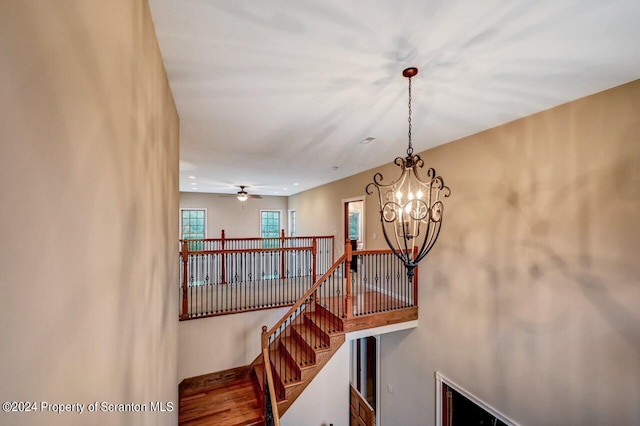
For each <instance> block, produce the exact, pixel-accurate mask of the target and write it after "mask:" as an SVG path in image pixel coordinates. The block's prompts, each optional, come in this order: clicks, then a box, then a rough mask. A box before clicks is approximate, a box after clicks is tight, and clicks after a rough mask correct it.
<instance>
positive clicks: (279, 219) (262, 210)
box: [259, 209, 283, 238]
mask: <svg viewBox="0 0 640 426" xmlns="http://www.w3.org/2000/svg"><path fill="white" fill-rule="evenodd" d="M264 213H278V230H277V235H276V236H273V237H265V236H264V234H263V233H262V215H263V214H264ZM259 229H260V238H280V232H281V230H282V229H283V228H282V210H277V209H260V217H259Z"/></svg>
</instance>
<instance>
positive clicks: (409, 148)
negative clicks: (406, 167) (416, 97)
mask: <svg viewBox="0 0 640 426" xmlns="http://www.w3.org/2000/svg"><path fill="white" fill-rule="evenodd" d="M408 121H409V147H408V148H407V155H408V156H411V155H413V145H412V144H411V77H409V119H408Z"/></svg>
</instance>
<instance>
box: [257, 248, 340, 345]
mask: <svg viewBox="0 0 640 426" xmlns="http://www.w3.org/2000/svg"><path fill="white" fill-rule="evenodd" d="M346 258H347V254H346V253H345V254H343V255H342V256H341V257H340V259H338V261H337V262H335V263H334V264H333V266H331V268H329V270H328V271H327V272H325V273H324V275H322V276H321V277H320V279H318V280H317V281H316V282H315V283H314V284H313V285H312V286H311V287H310V288H309V290H307V292H306V293H305V294H304V295H303V296H302V297H301V298H300V299H298V301H297V302H296V303H294V305H293V306H292V307H291V308H290V309H289V310H288V311H287V313H286V314H284V315H283V316H282V318H280V321H278V322H277V323H276V325H274V326H273V327H271V329H270V330H269V331H268V332H267V333H266V334H267V336H271V335H272V334H273V333H275V332H276V330H277V329H278V327H280V326H281V325H282V324H283V323H284V322H285V321H286V320H287V318H289V316H290V315H291V314H293V313H294V312H295V311H296V309H298V308H299V307H300V306H302V304H303V303H305V301H306V300H307V299H308V298H310V297H311V295H312V294H313V293H314V292H315V291H316V290H317V289H318V287H320V285H322V283H324V281H325V280H326V279H327V278H328V277H329V276H331V274H333V272H334V271H335V270H336V269H337V268H338V266H339V265H340V264H342V262H344V261H345V260H346ZM263 345H264V341H263Z"/></svg>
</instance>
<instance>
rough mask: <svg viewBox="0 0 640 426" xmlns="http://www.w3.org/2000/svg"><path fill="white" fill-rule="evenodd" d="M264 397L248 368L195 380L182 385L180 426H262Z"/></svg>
mask: <svg viewBox="0 0 640 426" xmlns="http://www.w3.org/2000/svg"><path fill="white" fill-rule="evenodd" d="M260 400H261V396H260V395H259V393H258V389H257V386H256V382H255V380H254V379H253V377H252V372H251V369H250V368H249V367H248V366H245V367H240V368H234V369H231V370H225V371H221V372H217V373H212V374H205V375H203V376H198V377H192V378H190V379H186V380H184V381H183V382H182V383H181V384H180V410H179V412H180V414H179V418H178V422H179V424H180V426H208V425H228V426H252V425H261V424H263V423H262V417H261V416H262V407H261V405H260Z"/></svg>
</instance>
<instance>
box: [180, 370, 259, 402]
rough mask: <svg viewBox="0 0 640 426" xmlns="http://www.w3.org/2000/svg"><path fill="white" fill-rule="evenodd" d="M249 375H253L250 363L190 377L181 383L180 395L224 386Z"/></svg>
mask: <svg viewBox="0 0 640 426" xmlns="http://www.w3.org/2000/svg"><path fill="white" fill-rule="evenodd" d="M249 377H251V368H250V366H248V365H245V366H242V367H237V368H231V369H228V370H223V371H218V372H215V373H209V374H203V375H200V376H196V377H190V378H188V379H184V380H183V381H182V382H181V383H180V386H179V392H180V397H184V396H187V395H194V394H199V393H201V392H204V391H211V390H213V389H216V388H223V387H226V386H229V385H233V384H235V383H239V382H243V381H244V380H246V379H248V378H249Z"/></svg>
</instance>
